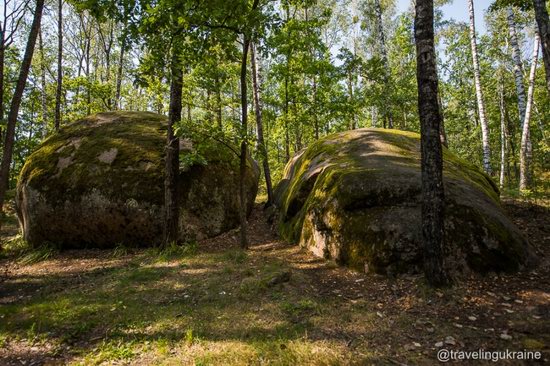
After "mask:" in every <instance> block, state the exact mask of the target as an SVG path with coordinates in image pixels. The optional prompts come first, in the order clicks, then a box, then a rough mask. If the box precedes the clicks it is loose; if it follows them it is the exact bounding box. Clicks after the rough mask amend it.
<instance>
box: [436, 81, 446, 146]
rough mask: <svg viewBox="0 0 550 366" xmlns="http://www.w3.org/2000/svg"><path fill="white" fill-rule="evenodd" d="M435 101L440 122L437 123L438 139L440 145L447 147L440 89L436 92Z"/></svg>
mask: <svg viewBox="0 0 550 366" xmlns="http://www.w3.org/2000/svg"><path fill="white" fill-rule="evenodd" d="M437 103H439V111H440V114H441V123H440V124H439V140H441V145H443V146H445V147H449V144H448V142H447V132H446V131H445V113H444V111H443V102H442V100H441V91H438V93H437Z"/></svg>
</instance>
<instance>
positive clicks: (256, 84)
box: [250, 43, 273, 207]
mask: <svg viewBox="0 0 550 366" xmlns="http://www.w3.org/2000/svg"><path fill="white" fill-rule="evenodd" d="M250 52H251V53H250V61H251V65H250V66H251V68H252V86H253V90H254V106H255V108H254V110H255V112H256V130H257V134H258V150H259V151H260V155H261V157H262V165H263V168H264V176H265V185H266V189H267V202H266V207H267V206H271V205H272V204H273V186H272V184H271V170H270V168H269V159H268V156H267V147H266V146H265V141H264V127H263V123H262V100H261V95H260V80H259V79H260V76H259V67H258V64H257V60H256V45H255V44H254V43H251V45H250Z"/></svg>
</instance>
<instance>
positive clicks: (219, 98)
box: [216, 75, 223, 131]
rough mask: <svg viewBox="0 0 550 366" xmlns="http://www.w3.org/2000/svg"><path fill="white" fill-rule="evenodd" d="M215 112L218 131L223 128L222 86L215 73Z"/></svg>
mask: <svg viewBox="0 0 550 366" xmlns="http://www.w3.org/2000/svg"><path fill="white" fill-rule="evenodd" d="M216 114H217V118H216V119H217V124H218V129H219V130H220V131H222V130H223V119H222V86H221V83H220V78H219V76H217V75H216Z"/></svg>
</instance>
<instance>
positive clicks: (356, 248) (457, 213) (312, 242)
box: [276, 129, 534, 274]
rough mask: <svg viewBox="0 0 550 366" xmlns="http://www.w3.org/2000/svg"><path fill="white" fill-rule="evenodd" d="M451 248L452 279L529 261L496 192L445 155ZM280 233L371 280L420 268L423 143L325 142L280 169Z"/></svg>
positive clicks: (363, 135) (357, 135) (406, 137)
mask: <svg viewBox="0 0 550 366" xmlns="http://www.w3.org/2000/svg"><path fill="white" fill-rule="evenodd" d="M444 181H445V193H446V197H445V203H446V211H445V212H446V224H445V225H446V233H447V248H448V250H449V259H450V262H451V266H452V269H453V270H454V271H456V272H468V271H470V270H473V271H475V272H481V273H484V272H488V271H493V270H497V271H513V270H517V269H518V268H520V267H521V266H522V265H523V264H525V263H527V262H529V261H534V256H533V254H532V253H533V252H532V250H531V248H530V247H529V245H528V243H527V242H526V241H525V239H524V238H523V237H522V236H521V234H520V233H519V231H518V230H517V228H516V227H515V226H514V225H513V224H512V223H511V222H510V220H509V219H508V218H507V217H506V216H505V214H504V212H503V211H502V209H501V207H500V203H499V192H498V188H497V187H496V186H495V184H494V183H493V182H492V180H491V178H490V177H489V176H487V175H486V174H485V173H483V172H481V171H480V170H479V169H478V168H476V167H475V166H474V165H472V164H470V163H468V162H466V161H464V160H462V159H459V158H458V157H456V156H455V155H454V154H452V153H451V152H449V151H448V150H447V149H446V148H444ZM276 201H277V205H278V207H279V208H280V225H279V227H280V232H281V235H282V236H283V237H284V238H285V239H287V240H289V241H291V242H296V243H300V244H301V245H303V246H305V247H307V248H309V249H310V250H311V251H312V252H314V253H315V254H316V255H319V256H322V257H325V258H331V259H334V260H336V261H337V262H339V263H341V264H344V265H348V266H350V267H353V268H357V269H360V270H363V269H366V270H367V271H369V272H376V273H383V274H393V273H401V272H418V271H420V270H421V266H422V245H421V243H422V235H421V222H420V207H421V172H420V136H419V135H418V134H415V133H412V132H404V131H397V130H382V129H360V130H353V131H347V132H343V133H339V134H334V135H330V136H327V137H325V138H324V139H321V140H319V141H317V142H315V143H314V144H312V145H311V146H310V147H309V148H307V149H306V150H304V151H301V152H300V153H298V154H297V155H296V156H295V157H294V158H293V159H292V160H291V161H290V162H289V163H288V165H287V166H286V168H285V174H284V177H283V179H282V181H281V182H280V183H279V185H278V186H277V188H276Z"/></svg>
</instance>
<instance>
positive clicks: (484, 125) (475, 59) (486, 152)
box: [468, 0, 491, 174]
mask: <svg viewBox="0 0 550 366" xmlns="http://www.w3.org/2000/svg"><path fill="white" fill-rule="evenodd" d="M468 11H469V13H470V43H471V47H472V64H473V67H474V81H475V87H476V99H477V109H478V113H479V121H480V124H481V140H482V146H483V169H484V170H485V172H487V173H489V174H490V173H491V148H490V145H489V124H488V121H487V115H486V114H485V102H484V100H483V89H482V88H481V76H480V71H479V56H478V52H477V41H476V28H475V17H474V1H473V0H468Z"/></svg>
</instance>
